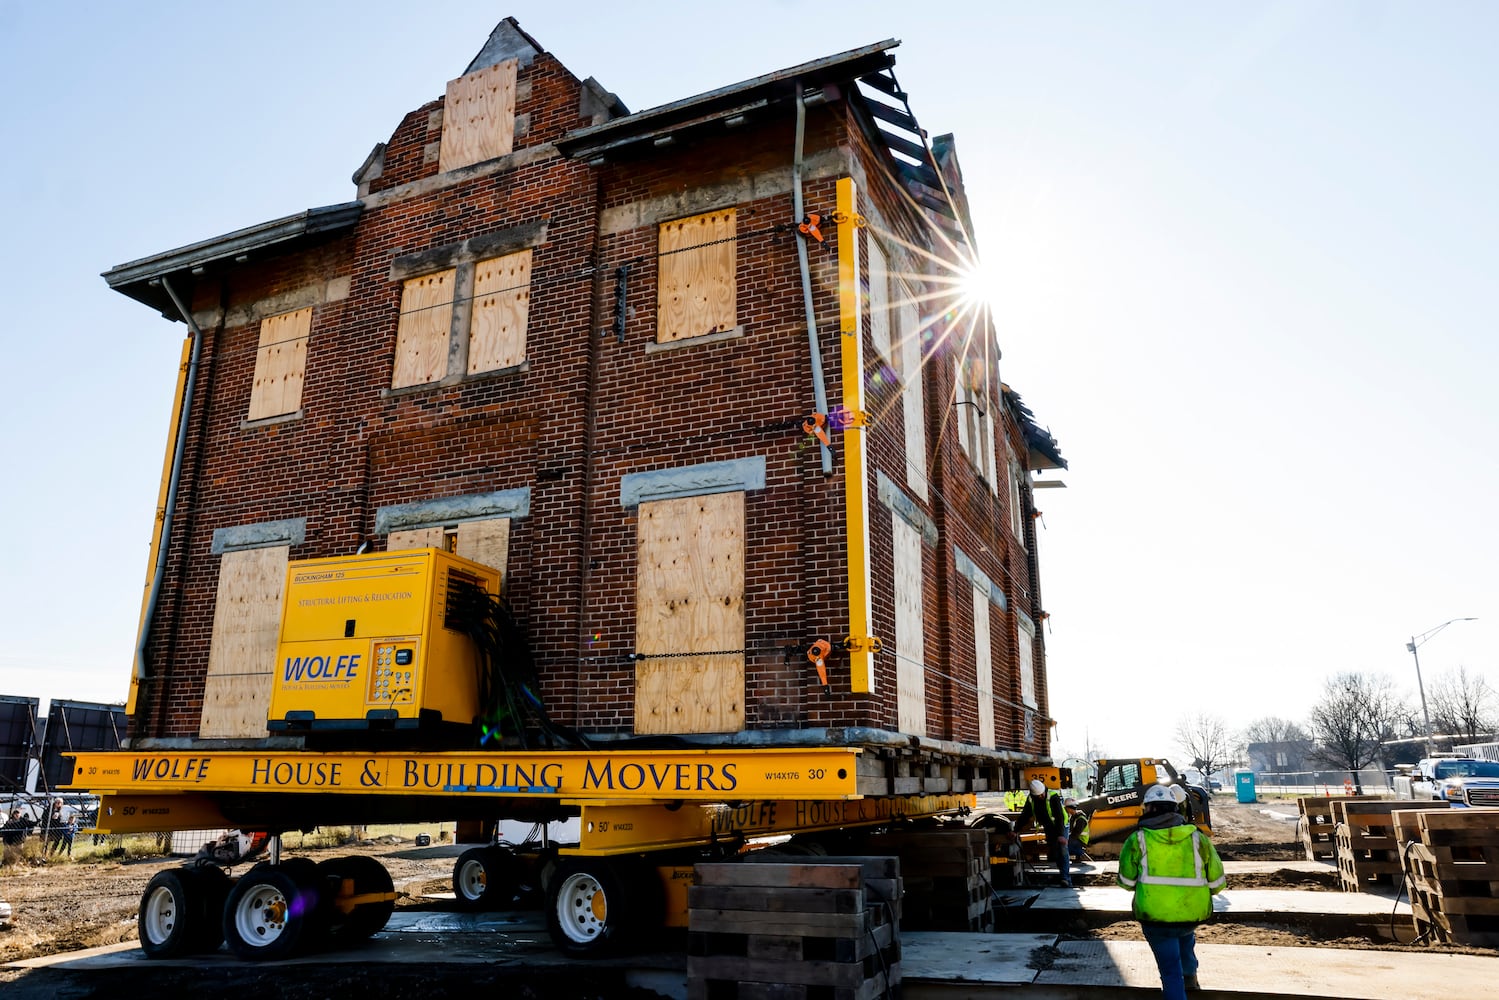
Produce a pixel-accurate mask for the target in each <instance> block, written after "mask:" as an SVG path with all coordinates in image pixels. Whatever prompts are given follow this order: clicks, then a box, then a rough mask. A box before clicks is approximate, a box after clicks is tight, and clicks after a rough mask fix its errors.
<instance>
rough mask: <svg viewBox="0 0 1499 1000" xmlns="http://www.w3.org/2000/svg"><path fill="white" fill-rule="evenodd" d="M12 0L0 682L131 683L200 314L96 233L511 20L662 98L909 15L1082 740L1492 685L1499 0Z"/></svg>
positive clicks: (1160, 733) (330, 142) (112, 232)
mask: <svg viewBox="0 0 1499 1000" xmlns="http://www.w3.org/2000/svg"><path fill="white" fill-rule="evenodd" d="M144 6H145V10H143V11H138V10H132V9H130V7H128V6H127V5H119V4H113V3H100V2H84V3H74V4H69V5H66V6H56V5H35V4H22V3H19V2H15V0H0V88H3V92H4V93H6V94H7V95H9V100H8V102H7V107H6V110H5V120H6V125H7V126H8V133H9V135H10V136H11V140H12V141H11V143H10V144H9V149H8V154H7V156H5V157H4V158H3V160H0V191H3V192H4V195H3V197H4V200H5V220H6V224H5V231H6V235H7V237H8V238H7V239H5V240H4V241H0V273H3V274H4V275H5V276H6V282H5V287H6V289H7V292H8V300H9V308H8V309H7V310H6V319H7V320H8V330H7V341H8V343H9V345H10V349H11V354H12V362H11V379H10V383H11V388H10V391H9V392H8V393H6V394H5V395H4V397H3V402H0V406H3V417H4V426H5V433H4V434H3V436H0V442H3V443H0V448H3V452H0V459H3V463H4V465H3V467H4V468H5V469H6V470H7V472H8V474H9V477H10V480H11V483H12V487H11V489H9V490H7V491H6V492H5V493H4V494H0V504H3V510H4V516H5V523H6V524H7V525H8V527H9V534H10V538H9V545H8V546H7V549H6V552H7V556H8V557H9V564H10V565H9V572H8V573H6V574H5V576H4V578H3V579H0V607H3V608H4V609H5V610H4V618H5V624H6V633H7V637H8V639H9V641H8V642H7V643H6V645H5V647H4V649H3V650H0V693H5V694H21V695H38V696H42V697H61V698H78V699H84V700H100V701H109V700H116V699H120V698H123V696H124V693H125V686H126V682H127V670H128V665H129V662H130V658H131V654H132V650H133V646H134V630H135V625H136V617H137V611H138V607H139V600H140V588H141V584H142V580H143V578H144V572H145V558H146V547H147V543H148V541H149V534H150V525H151V518H152V515H153V509H154V505H155V500H156V491H157V485H158V475H159V472H160V465H161V449H162V444H163V441H164V439H165V432H166V424H167V420H168V414H169V410H170V405H171V393H172V387H173V384H174V380H175V374H176V364H177V352H178V350H179V346H180V343H181V336H182V332H183V328H182V326H181V325H180V324H172V323H169V322H167V321H165V320H163V319H161V318H159V317H157V316H155V315H153V314H152V313H151V312H150V311H149V310H147V309H145V308H144V307H142V306H140V305H138V304H136V303H134V302H132V301H130V300H128V299H125V298H124V297H122V296H120V295H117V294H115V293H113V292H110V291H109V290H108V289H107V288H106V287H105V284H104V282H103V280H102V279H101V278H99V277H98V274H99V272H101V271H103V270H106V269H107V268H109V267H111V266H113V265H115V264H119V263H122V262H124V261H128V260H132V259H135V258H137V257H142V256H146V255H148V254H152V253H155V252H159V251H162V250H166V249H169V248H172V247H177V246H180V245H183V244H186V243H190V242H193V241H196V240H199V239H203V238H206V237H210V236H215V235H218V234H220V233H224V232H227V231H230V230H232V229H236V228H240V227H242V226H245V225H250V224H254V223H258V222H262V221H265V220H268V219H272V218H276V217H279V216H283V215H287V214H291V213H293V212H297V211H300V210H302V209H305V208H308V207H311V206H315V205H324V204H332V203H335V202H340V201H345V200H348V199H350V198H352V197H353V195H354V188H353V184H352V183H351V182H350V180H349V177H350V175H351V174H352V173H353V171H354V170H355V169H356V168H357V167H358V166H359V165H360V163H361V162H362V161H363V160H364V157H365V155H366V154H367V153H368V152H369V150H370V148H371V147H372V146H373V145H374V144H375V143H376V142H379V141H383V140H384V139H386V138H387V137H388V135H389V134H390V132H391V131H392V130H393V129H394V127H395V126H396V124H397V123H398V122H399V121H400V118H401V116H402V115H403V114H404V113H405V112H406V111H409V110H411V109H413V108H415V107H417V106H419V105H420V104H422V103H424V102H426V101H429V100H432V99H434V98H436V97H438V96H440V95H441V94H442V92H443V87H444V84H445V82H446V81H447V80H449V79H451V78H453V77H455V76H457V75H459V74H460V73H461V72H462V70H463V68H464V67H465V65H466V64H467V62H468V60H469V59H470V58H471V57H472V55H473V54H474V53H475V52H476V51H477V50H478V48H479V46H480V45H481V44H482V43H483V41H484V39H485V37H486V36H487V34H488V32H489V30H490V29H491V28H492V27H493V26H494V24H495V23H496V22H497V21H499V20H500V19H501V18H502V17H504V16H506V15H513V16H515V17H516V18H517V19H518V21H519V22H520V24H521V26H522V27H523V28H524V29H525V30H527V31H528V32H529V33H530V34H532V35H533V36H534V37H535V38H536V39H537V40H538V41H539V42H540V43H541V44H542V45H543V46H544V47H546V48H547V49H548V50H549V51H551V52H552V53H554V54H555V55H556V56H557V57H558V58H559V59H561V60H562V61H563V62H564V63H565V64H566V65H567V66H568V67H569V68H570V69H572V71H573V72H574V73H575V74H577V75H578V76H580V77H587V76H594V77H597V78H598V79H599V80H600V82H602V83H603V84H604V85H605V86H606V87H608V88H609V89H611V90H614V91H615V92H617V93H618V94H619V95H620V97H621V98H622V99H623V100H624V101H625V103H626V104H628V105H629V106H630V107H631V108H632V109H636V110H639V109H643V108H646V107H650V106H653V105H656V104H660V103H664V102H666V101H670V100H674V99H676V98H679V97H683V96H686V95H690V94H694V93H698V92H701V91H705V90H710V89H713V88H716V87H719V86H723V85H725V84H728V83H732V82H735V81H738V80H741V79H745V78H748V77H751V76H755V75H758V74H760V73H764V72H768V71H771V70H774V69H778V68H781V67H784V66H788V65H792V64H794V63H797V62H800V61H802V60H805V59H811V58H816V57H818V56H822V55H827V54H830V53H832V52H836V51H840V50H843V49H847V48H852V47H854V46H857V45H861V44H865V43H868V42H872V41H876V40H879V39H883V38H888V37H894V38H898V39H901V40H902V42H903V44H902V45H901V47H900V48H899V49H898V50H897V51H896V57H897V60H898V61H897V66H896V73H897V75H898V77H899V79H900V81H901V83H902V85H903V86H904V87H905V88H906V89H907V90H909V91H910V93H911V103H912V107H913V108H914V110H915V112H916V114H917V117H918V118H919V119H920V120H921V122H922V124H923V126H924V127H925V128H926V129H927V130H928V131H929V132H931V133H932V134H934V135H935V134H940V133H945V132H953V133H955V134H956V137H957V148H958V151H959V156H960V158H961V161H962V163H963V166H964V171H965V175H966V179H967V184H968V189H969V194H970V198H971V201H972V204H973V210H974V219H975V228H976V230H977V234H978V238H979V242H980V246H981V248H982V250H983V253H984V257H985V259H986V265H987V268H988V270H989V271H990V272H991V273H992V274H993V275H994V276H995V285H996V287H995V289H994V295H995V301H996V313H995V315H996V320H997V324H998V328H999V336H1000V341H1001V346H1002V348H1003V350H1004V362H1003V365H1002V371H1003V374H1004V377H1005V378H1006V380H1007V381H1008V382H1009V383H1010V384H1011V385H1012V386H1013V387H1014V388H1016V389H1017V390H1018V391H1019V392H1020V393H1021V394H1022V395H1023V396H1024V398H1025V400H1026V402H1027V403H1028V404H1029V405H1030V406H1031V407H1032V408H1033V409H1034V411H1035V412H1036V415H1037V417H1038V418H1039V419H1040V420H1041V421H1042V422H1043V423H1045V424H1048V425H1050V427H1051V429H1052V430H1053V432H1054V433H1055V434H1056V435H1057V437H1058V439H1059V441H1060V443H1061V446H1062V450H1063V453H1064V454H1065V455H1066V456H1067V458H1068V459H1069V461H1070V462H1071V463H1072V471H1070V472H1068V473H1067V474H1065V475H1064V476H1063V478H1064V479H1065V481H1066V482H1067V484H1068V489H1066V490H1053V491H1049V492H1040V493H1038V495H1037V500H1038V506H1040V507H1041V508H1042V510H1043V511H1044V519H1043V531H1042V533H1041V561H1042V583H1043V594H1044V597H1045V603H1046V606H1047V610H1048V611H1049V612H1050V614H1051V617H1050V619H1049V620H1048V622H1047V629H1048V634H1047V642H1048V644H1049V654H1050V677H1051V687H1052V709H1053V713H1054V714H1055V715H1056V716H1057V718H1058V720H1059V728H1058V731H1057V742H1058V746H1059V747H1061V748H1064V749H1073V750H1080V749H1082V748H1083V747H1084V745H1085V743H1086V744H1091V745H1093V746H1096V747H1099V748H1102V749H1106V750H1110V751H1112V752H1115V753H1126V754H1127V753H1136V752H1140V753H1162V752H1164V753H1171V752H1173V748H1172V746H1171V743H1172V733H1173V731H1174V729H1175V727H1176V724H1177V722H1178V721H1179V720H1180V719H1181V718H1182V717H1183V716H1185V715H1187V714H1189V713H1194V712H1201V711H1207V712H1210V713H1214V714H1218V715H1221V716H1222V717H1223V718H1224V719H1225V721H1226V722H1228V724H1229V725H1231V726H1240V725H1242V724H1244V723H1246V722H1248V721H1250V720H1251V719H1253V718H1256V717H1259V716H1263V715H1270V714H1275V715H1281V716H1285V717H1290V718H1299V717H1301V716H1302V715H1303V714H1304V713H1305V711H1306V709H1307V708H1308V707H1309V706H1310V704H1311V703H1312V702H1313V701H1314V700H1315V698H1316V697H1317V693H1318V691H1319V689H1320V685H1321V682H1322V680H1323V678H1325V677H1326V676H1327V675H1328V674H1329V673H1331V672H1333V671H1337V670H1349V669H1353V670H1367V671H1374V672H1381V673H1387V674H1389V675H1391V676H1392V677H1393V678H1394V679H1395V680H1396V682H1397V683H1398V684H1400V685H1401V686H1403V687H1405V688H1407V689H1408V690H1409V691H1410V692H1411V693H1412V695H1413V694H1414V687H1415V684H1414V682H1415V676H1414V670H1413V668H1412V663H1411V658H1410V655H1409V654H1408V653H1407V652H1406V650H1405V645H1404V644H1405V641H1406V639H1407V638H1408V637H1409V636H1410V635H1411V634H1413V633H1418V632H1422V631H1424V630H1426V629H1428V628H1430V627H1431V626H1434V625H1436V624H1438V623H1440V622H1442V621H1445V620H1447V619H1449V618H1453V617H1458V616H1468V615H1474V616H1479V617H1480V620H1479V621H1476V622H1464V623H1460V624H1457V625H1454V626H1452V627H1451V628H1450V629H1448V630H1446V631H1444V632H1443V633H1441V634H1440V635H1439V636H1437V637H1435V638H1434V639H1433V640H1432V641H1431V643H1429V644H1428V645H1426V646H1423V647H1422V651H1421V652H1422V664H1423V675H1424V677H1425V678H1426V680H1427V683H1428V687H1430V685H1431V684H1432V683H1433V682H1434V681H1435V680H1438V679H1440V677H1441V676H1442V674H1443V672H1445V671H1447V670H1450V669H1452V668H1454V667H1456V666H1457V665H1459V664H1463V665H1466V666H1467V667H1468V668H1469V669H1470V670H1473V671H1478V672H1481V673H1484V674H1485V675H1486V676H1487V677H1488V678H1489V680H1490V682H1491V683H1496V684H1499V583H1496V572H1495V567H1496V566H1499V531H1496V530H1495V528H1494V526H1493V524H1492V508H1493V506H1494V501H1495V498H1496V497H1499V463H1496V462H1495V459H1494V451H1495V444H1496V442H1499V407H1496V405H1495V403H1494V402H1493V396H1492V394H1491V393H1490V392H1488V391H1486V390H1487V384H1486V383H1487V382H1488V381H1489V380H1490V379H1491V378H1492V374H1491V373H1492V372H1494V371H1495V369H1496V368H1499V357H1496V355H1499V347H1496V344H1499V338H1496V337H1495V336H1494V325H1495V324H1494V314H1495V305H1496V303H1495V279H1494V276H1495V274H1496V273H1499V268H1496V264H1499V261H1496V259H1495V257H1496V253H1495V238H1494V237H1495V233H1496V228H1499V227H1496V223H1499V194H1496V185H1495V181H1494V178H1495V177H1499V138H1496V135H1499V133H1496V130H1495V129H1494V128H1493V125H1492V114H1493V107H1494V106H1495V99H1496V96H1499V95H1496V89H1499V88H1496V83H1499V79H1496V77H1499V68H1496V64H1495V61H1494V60H1493V59H1492V57H1491V56H1492V51H1491V50H1492V40H1493V38H1495V37H1496V36H1499V7H1495V6H1494V5H1491V4H1485V3H1440V4H1424V5H1417V4H1413V3H1379V2H1372V0H1365V2H1360V0H1346V2H1315V0H1307V2H1296V3H1289V2H1288V3H1242V4H1235V5H1226V4H1225V5H1208V4H1199V3H1148V4H1146V3H1140V4H1130V5H1124V4H1117V3H1104V2H1097V3H1089V2H1078V3H1071V4H1066V5H1059V4H1021V3H1006V2H987V3H973V4H965V3H961V2H958V3H950V4H947V5H943V6H941V7H940V8H923V7H921V6H920V5H912V4H909V3H900V4H897V3H884V2H866V3H862V4H859V5H857V14H848V13H844V11H846V10H851V9H852V8H848V7H847V6H846V5H845V6H844V7H842V8H839V7H835V6H832V5H826V4H810V3H793V2H780V3H768V4H760V5H756V6H755V7H753V8H751V7H747V6H745V5H743V4H714V3H701V2H700V3H693V4H683V3H663V4H652V5H649V7H647V6H646V5H637V6H628V5H627V6H621V5H619V4H590V3H577V2H574V3H571V4H557V3H548V4H540V3H531V2H513V3H509V4H492V3H441V4H434V5H429V6H427V7H420V8H413V7H411V6H410V5H406V4H397V3H389V2H385V0H365V2H360V3H354V2H349V0H325V2H319V3H316V4H308V3H300V4H293V3H285V2H262V3H258V4H254V5H218V4H214V5H203V4H189V3H168V2H158V3H153V4H150V5H144Z"/></svg>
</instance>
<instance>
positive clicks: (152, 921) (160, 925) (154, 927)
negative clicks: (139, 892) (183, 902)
mask: <svg viewBox="0 0 1499 1000" xmlns="http://www.w3.org/2000/svg"><path fill="white" fill-rule="evenodd" d="M145 916H146V936H147V937H148V938H150V939H151V943H152V944H163V943H165V942H166V940H167V939H168V938H170V937H171V936H172V930H173V929H174V928H176V926H177V897H176V896H174V895H173V894H172V890H170V889H168V888H167V887H166V886H157V887H156V889H155V890H154V891H153V892H152V893H151V895H149V896H147V897H146V911H145Z"/></svg>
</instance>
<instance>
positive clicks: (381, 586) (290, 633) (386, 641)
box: [267, 548, 500, 732]
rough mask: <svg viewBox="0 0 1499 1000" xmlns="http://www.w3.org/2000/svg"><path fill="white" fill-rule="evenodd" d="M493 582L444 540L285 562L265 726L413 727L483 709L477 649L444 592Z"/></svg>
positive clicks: (495, 584)
mask: <svg viewBox="0 0 1499 1000" xmlns="http://www.w3.org/2000/svg"><path fill="white" fill-rule="evenodd" d="M460 582H462V583H469V584H474V585H477V586H478V587H481V588H482V589H483V590H484V591H486V592H487V593H489V594H498V593H499V591H500V574H499V571H498V570H496V569H492V568H490V567H488V566H483V565H480V564H479V563H476V562H471V561H470V560H467V559H461V558H459V557H458V556H455V555H452V554H451V553H448V552H444V551H443V550H441V549H433V548H428V549H410V550H406V551H401V552H372V553H366V554H364V555H355V556H342V557H337V558H332V559H307V560H302V561H299V562H293V563H291V564H290V565H289V566H288V567H287V572H286V591H285V598H284V599H283V603H282V606H281V640H280V643H279V645H278V647H277V650H276V670H275V674H274V685H273V687H272V689H271V707H270V713H269V719H268V720H267V727H268V728H269V729H270V730H271V731H272V732H278V731H279V732H286V731H288V730H290V731H305V730H338V729H345V730H354V729H374V728H385V729H417V728H427V727H429V726H436V725H438V724H443V723H448V724H452V723H458V724H462V725H468V724H470V723H472V722H473V721H474V719H475V717H476V716H477V715H478V714H479V660H478V653H477V651H476V649H475V648H474V644H473V642H472V641H471V640H470V639H469V638H468V636H466V635H464V634H463V633H461V632H459V631H457V630H455V629H454V628H453V627H451V626H452V622H451V618H450V600H449V595H450V593H451V592H452V591H453V588H454V587H455V585H457V584H459V583H460Z"/></svg>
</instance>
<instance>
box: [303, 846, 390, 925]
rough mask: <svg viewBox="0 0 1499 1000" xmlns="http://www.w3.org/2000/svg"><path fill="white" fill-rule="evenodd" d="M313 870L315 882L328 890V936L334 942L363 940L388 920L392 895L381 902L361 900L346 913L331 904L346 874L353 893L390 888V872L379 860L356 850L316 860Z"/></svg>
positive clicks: (359, 893)
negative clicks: (352, 882)
mask: <svg viewBox="0 0 1499 1000" xmlns="http://www.w3.org/2000/svg"><path fill="white" fill-rule="evenodd" d="M317 872H318V876H319V884H320V885H322V886H324V887H325V889H326V890H327V891H328V905H327V911H328V937H329V938H331V939H332V940H333V941H334V942H335V943H338V944H346V943H352V942H355V941H363V940H364V939H365V938H367V937H369V936H370V935H371V934H375V933H377V932H378V931H380V930H381V929H382V928H384V927H385V925H386V923H387V922H389V920H390V915H391V914H392V913H394V912H395V909H396V901H395V900H394V899H387V900H385V901H384V902H382V903H365V904H364V905H362V906H358V907H356V908H355V909H354V912H352V913H349V914H345V913H343V911H341V910H339V909H338V907H336V906H334V905H333V901H334V898H335V897H336V896H337V895H338V893H339V892H340V891H341V888H342V882H343V880H344V879H346V878H350V879H353V880H354V894H355V895H356V896H362V895H364V894H365V893H369V892H394V891H395V883H394V882H392V881H391V878H390V872H389V871H387V870H386V868H385V866H384V865H382V864H381V863H380V862H378V861H376V860H375V859H374V858H368V857H365V856H363V855H360V854H351V855H349V856H348V857H343V858H330V859H328V860H327V861H319V862H318V865H317ZM335 886H337V887H335Z"/></svg>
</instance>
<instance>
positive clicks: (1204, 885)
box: [1118, 785, 1223, 1000]
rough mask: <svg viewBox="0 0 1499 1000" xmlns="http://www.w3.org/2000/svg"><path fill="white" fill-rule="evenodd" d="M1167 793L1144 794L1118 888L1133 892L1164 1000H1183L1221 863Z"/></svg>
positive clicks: (1123, 853)
mask: <svg viewBox="0 0 1499 1000" xmlns="http://www.w3.org/2000/svg"><path fill="white" fill-rule="evenodd" d="M1176 806H1177V803H1176V800H1175V799H1174V798H1173V797H1172V795H1171V789H1169V788H1167V787H1166V786H1165V785H1154V786H1152V787H1151V788H1150V790H1149V791H1147V792H1146V793H1145V802H1144V809H1145V815H1144V818H1142V819H1141V820H1140V827H1139V829H1137V830H1136V831H1135V832H1134V833H1131V834H1130V835H1129V838H1128V839H1127V840H1125V842H1124V846H1123V848H1122V849H1121V850H1120V852H1119V879H1118V881H1119V886H1120V888H1123V889H1129V890H1131V891H1132V892H1133V893H1134V894H1135V900H1134V907H1133V909H1134V914H1135V918H1136V919H1137V920H1139V921H1140V929H1141V931H1143V932H1144V934H1145V941H1146V943H1148V944H1149V945H1150V950H1151V953H1152V954H1154V955H1155V964H1156V968H1157V969H1159V970H1160V973H1161V993H1162V995H1163V996H1165V997H1166V1000H1186V997H1187V990H1195V989H1198V988H1199V987H1198V985H1197V925H1198V924H1200V923H1203V922H1204V921H1206V920H1207V919H1208V918H1209V917H1210V916H1212V915H1213V896H1214V895H1216V894H1217V893H1219V892H1222V891H1223V862H1222V861H1219V860H1218V852H1217V851H1216V850H1214V849H1213V842H1212V841H1211V840H1209V839H1208V838H1207V837H1206V836H1204V835H1203V833H1202V831H1200V830H1198V829H1197V827H1195V826H1193V825H1192V824H1190V823H1188V822H1187V821H1186V819H1184V818H1183V817H1182V815H1181V813H1179V812H1177V811H1176Z"/></svg>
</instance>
